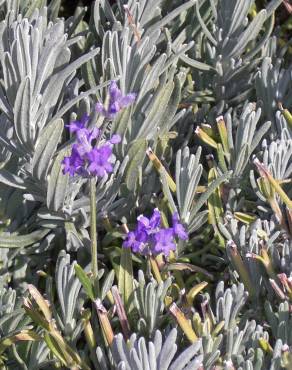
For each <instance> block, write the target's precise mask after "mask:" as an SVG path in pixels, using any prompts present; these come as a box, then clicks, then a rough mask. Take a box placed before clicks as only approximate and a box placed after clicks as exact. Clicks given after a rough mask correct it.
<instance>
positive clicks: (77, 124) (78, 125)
mask: <svg viewBox="0 0 292 370" xmlns="http://www.w3.org/2000/svg"><path fill="white" fill-rule="evenodd" d="M88 120H89V116H88V115H87V114H84V115H83V116H82V118H81V120H80V121H77V120H76V121H72V122H71V123H70V124H69V125H66V126H65V127H68V128H69V131H70V132H71V133H74V132H76V131H79V130H80V129H82V128H84V127H85V125H86V124H87V122H88Z"/></svg>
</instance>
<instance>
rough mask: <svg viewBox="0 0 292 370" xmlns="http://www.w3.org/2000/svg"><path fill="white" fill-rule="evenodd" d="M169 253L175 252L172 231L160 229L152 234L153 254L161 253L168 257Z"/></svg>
mask: <svg viewBox="0 0 292 370" xmlns="http://www.w3.org/2000/svg"><path fill="white" fill-rule="evenodd" d="M170 251H175V244H174V241H173V229H172V228H168V229H161V230H159V231H158V232H157V233H156V234H154V245H153V252H154V254H159V253H163V254H164V255H165V256H168V255H169V253H170Z"/></svg>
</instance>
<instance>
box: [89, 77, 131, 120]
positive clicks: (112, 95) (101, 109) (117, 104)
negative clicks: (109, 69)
mask: <svg viewBox="0 0 292 370" xmlns="http://www.w3.org/2000/svg"><path fill="white" fill-rule="evenodd" d="M135 99H136V94H134V93H130V94H127V95H124V96H123V95H122V92H121V90H120V89H119V88H118V85H117V83H116V81H111V83H110V86H109V104H108V107H107V108H106V107H105V106H104V105H103V104H101V103H97V104H96V111H97V112H98V113H100V114H101V115H103V116H104V117H107V118H109V119H112V118H114V117H115V116H116V114H117V113H119V111H121V110H122V109H123V108H126V107H128V106H129V105H131V104H132V103H133V102H134V101H135Z"/></svg>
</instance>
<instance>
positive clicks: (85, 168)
mask: <svg viewBox="0 0 292 370" xmlns="http://www.w3.org/2000/svg"><path fill="white" fill-rule="evenodd" d="M87 121H88V117H87V118H86V117H85V116H84V117H83V118H82V120H81V121H74V122H72V123H71V124H70V125H68V127H69V130H70V131H71V132H74V133H76V139H77V143H76V144H74V145H73V146H72V152H71V155H70V156H68V157H65V158H64V160H63V161H62V163H63V173H64V174H66V173H69V175H70V176H74V175H80V176H83V177H90V176H98V177H104V176H105V175H106V174H107V173H111V172H112V171H113V165H112V154H113V145H114V144H117V143H119V142H120V140H121V138H120V136H119V135H113V136H112V138H111V139H110V140H107V141H106V142H105V143H104V144H102V145H100V146H96V142H97V141H98V140H97V139H98V138H99V136H100V130H99V129H98V128H97V127H94V128H93V129H91V130H89V129H87V128H86V127H85V123H86V122H87Z"/></svg>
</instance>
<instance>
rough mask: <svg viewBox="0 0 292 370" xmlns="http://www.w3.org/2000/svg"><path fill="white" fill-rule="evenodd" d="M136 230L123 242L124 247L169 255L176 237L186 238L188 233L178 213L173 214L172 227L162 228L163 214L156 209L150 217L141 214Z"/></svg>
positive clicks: (152, 253)
mask: <svg viewBox="0 0 292 370" xmlns="http://www.w3.org/2000/svg"><path fill="white" fill-rule="evenodd" d="M137 221H138V224H137V227H136V229H135V230H134V231H130V232H128V234H127V237H126V239H125V241H124V243H123V247H124V248H131V249H132V251H133V252H135V253H141V254H145V255H147V254H151V255H157V254H160V253H163V254H164V255H165V256H168V255H169V253H170V251H171V250H172V251H174V250H175V248H176V247H175V238H176V237H178V238H180V239H183V240H186V239H187V238H188V234H187V232H186V230H185V228H184V226H183V225H182V224H181V223H180V222H179V218H178V214H177V213H175V214H174V215H173V216H172V227H169V228H161V214H160V212H159V210H158V209H157V208H155V209H154V211H153V214H152V216H151V217H150V219H149V218H147V217H145V216H143V215H140V216H139V217H138V218H137Z"/></svg>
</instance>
